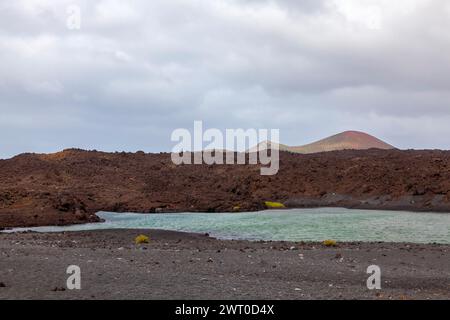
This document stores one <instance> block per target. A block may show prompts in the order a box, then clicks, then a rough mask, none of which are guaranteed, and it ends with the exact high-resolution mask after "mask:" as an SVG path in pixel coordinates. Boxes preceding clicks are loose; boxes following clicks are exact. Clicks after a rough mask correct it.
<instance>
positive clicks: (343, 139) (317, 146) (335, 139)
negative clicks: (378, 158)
mask: <svg viewBox="0 0 450 320" xmlns="http://www.w3.org/2000/svg"><path fill="white" fill-rule="evenodd" d="M270 143H271V142H262V143H261V144H263V145H265V144H269V145H270ZM261 144H260V145H261ZM372 148H374V149H382V150H390V149H395V147H393V146H392V145H390V144H387V143H386V142H384V141H381V140H380V139H378V138H375V137H374V136H371V135H370V134H367V133H364V132H360V131H345V132H342V133H339V134H336V135H334V136H331V137H328V138H325V139H322V140H319V141H316V142H313V143H310V144H306V145H303V146H287V145H284V144H279V149H280V150H281V151H290V152H294V153H303V154H308V153H318V152H326V151H337V150H367V149H372ZM254 150H256V147H254V148H252V149H250V151H254Z"/></svg>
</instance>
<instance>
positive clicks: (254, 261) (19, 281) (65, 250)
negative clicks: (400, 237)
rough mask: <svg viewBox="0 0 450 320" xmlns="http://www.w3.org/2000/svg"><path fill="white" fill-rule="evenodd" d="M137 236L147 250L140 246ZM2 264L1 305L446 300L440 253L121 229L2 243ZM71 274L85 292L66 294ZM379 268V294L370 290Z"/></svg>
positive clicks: (417, 247) (443, 250)
mask: <svg viewBox="0 0 450 320" xmlns="http://www.w3.org/2000/svg"><path fill="white" fill-rule="evenodd" d="M139 234H145V235H148V236H149V237H150V242H149V243H148V244H142V245H136V244H134V238H135V237H136V236H137V235H139ZM0 254H1V255H2V259H0V282H2V283H4V284H5V287H3V288H0V299H38V298H39V299H193V300H196V299H225V300H228V299H242V300H246V299H288V300H297V299H401V300H404V299H444V300H446V299H447V300H448V299H450V259H449V257H450V245H444V244H411V243H364V242H353V243H346V242H343V243H338V244H337V246H336V247H326V246H324V245H322V244H320V243H313V242H311V243H309V242H288V241H256V242H253V241H245V240H218V239H214V238H211V237H208V236H206V235H202V234H194V233H181V232H174V231H164V230H155V229H139V230H130V229H122V230H99V231H80V232H63V233H35V232H26V233H0ZM73 264H75V265H79V266H80V268H81V270H82V290H79V291H78V290H74V291H71V290H63V289H61V288H63V287H64V286H65V281H66V279H67V274H66V273H65V271H66V268H67V266H68V265H73ZM373 264H376V265H379V266H380V268H381V270H382V289H381V290H368V289H367V287H366V280H367V278H368V276H369V275H368V274H367V273H366V271H367V270H366V269H367V267H368V266H369V265H373ZM55 288H57V289H58V290H56V291H54V289H55Z"/></svg>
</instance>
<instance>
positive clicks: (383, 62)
mask: <svg viewBox="0 0 450 320" xmlns="http://www.w3.org/2000/svg"><path fill="white" fill-rule="evenodd" d="M342 3H343V2H342V1H339V0H324V1H311V0H308V1H289V0H283V1H281V0H280V1H275V0H272V1H269V0H267V1H253V0H223V1H219V0H217V1H206V0H204V1H195V2H186V1H181V0H172V1H156V0H155V1H143V0H142V1H140V0H134V1H128V2H124V1H117V0H102V1H96V2H92V1H86V0H84V1H51V0H46V1H44V0H43V1H39V2H33V1H27V0H19V1H14V2H8V3H2V4H1V5H0V13H1V15H2V19H1V20H0V74H1V75H2V77H1V79H0V112H1V114H2V117H1V119H0V124H1V126H0V137H1V138H0V157H9V156H12V155H14V154H17V153H20V152H27V151H36V152H49V151H56V150H58V149H61V148H65V147H82V148H96V149H103V150H122V149H123V150H139V149H143V150H146V151H161V150H165V151H168V150H170V148H171V147H172V143H171V142H170V133H171V131H172V130H173V129H175V128H178V127H188V128H190V127H191V126H192V123H193V121H194V120H204V121H205V125H206V126H208V127H218V128H222V129H225V128H236V127H244V128H246V127H247V128H250V127H267V128H273V127H275V128H280V129H281V139H282V141H283V142H286V143H289V144H302V143H307V142H309V141H310V140H313V139H316V138H321V137H324V136H326V135H329V134H333V133H336V132H338V131H342V130H348V129H358V130H362V131H367V132H369V133H372V134H375V135H377V136H379V137H380V138H384V139H386V140H387V141H388V142H390V143H392V144H394V145H397V146H399V147H402V148H410V147H411V148H413V147H416V148H450V144H449V143H448V142H447V141H446V139H445V138H443V137H446V136H448V135H449V134H450V128H449V126H448V125H446V123H448V122H447V120H450V119H449V118H450V109H449V108H450V107H449V102H450V92H449V91H450V90H449V89H450V88H449V87H450V63H449V62H450V61H449V59H450V58H449V57H450V38H449V37H448V35H447V30H448V28H449V27H450V19H449V15H450V7H449V5H448V4H447V3H446V2H445V1H441V0H431V1H425V0H423V1H422V0H414V1H412V0H411V1H409V2H405V1H399V2H396V4H389V2H387V1H381V0H380V1H377V0H372V1H368V0H367V1H345V3H346V4H350V5H351V6H350V7H346V8H340V5H341V4H342ZM72 4H77V5H79V6H80V8H81V12H82V27H81V30H77V31H71V30H68V29H67V28H66V19H67V12H66V9H67V6H69V5H72ZM374 5H378V6H379V7H380V8H381V10H380V12H382V13H383V16H382V18H383V19H381V20H380V21H381V22H380V26H381V27H380V28H379V29H375V30H374V29H371V28H370V27H371V26H370V25H369V26H367V25H365V20H364V19H361V15H362V16H364V14H365V12H366V11H367V10H365V9H366V8H367V6H374ZM352 6H354V7H352ZM365 6H366V7H365ZM349 8H350V9H349ZM341 9H342V10H341ZM361 12H362V14H361ZM369 13H370V12H369ZM352 15H354V16H352ZM368 18H370V16H369V17H368Z"/></svg>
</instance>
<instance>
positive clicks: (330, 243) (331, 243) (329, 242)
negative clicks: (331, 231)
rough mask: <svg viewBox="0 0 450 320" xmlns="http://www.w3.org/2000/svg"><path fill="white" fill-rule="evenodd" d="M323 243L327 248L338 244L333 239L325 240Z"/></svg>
mask: <svg viewBox="0 0 450 320" xmlns="http://www.w3.org/2000/svg"><path fill="white" fill-rule="evenodd" d="M322 243H323V245H324V246H327V247H335V246H336V244H337V242H336V240H331V239H327V240H324V241H323V242H322Z"/></svg>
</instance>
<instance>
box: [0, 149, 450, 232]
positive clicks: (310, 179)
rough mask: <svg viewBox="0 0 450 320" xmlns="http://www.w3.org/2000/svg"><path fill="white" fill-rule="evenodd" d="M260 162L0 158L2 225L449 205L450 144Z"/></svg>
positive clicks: (84, 155) (85, 154) (128, 156)
mask: <svg viewBox="0 0 450 320" xmlns="http://www.w3.org/2000/svg"><path fill="white" fill-rule="evenodd" d="M259 169H260V168H259V166H258V165H212V166H210V165H180V166H176V165H174V164H173V163H172V162H171V158H170V154H168V153H161V154H145V153H143V152H138V153H104V152H97V151H82V150H65V151H63V152H60V153H56V154H48V155H45V154H22V155H19V156H17V157H14V158H12V159H8V160H0V228H8V227H18V226H38V225H50V224H52V225H53V224H56V225H64V224H72V223H84V222H89V221H98V218H97V216H96V215H95V213H96V212H98V211H102V210H103V211H113V212H170V211H205V212H216V211H250V210H260V209H264V201H278V202H283V203H284V204H285V205H286V206H287V207H315V206H341V207H349V208H372V209H407V210H425V211H448V212H450V152H448V151H400V150H377V149H371V150H360V151H356V150H353V151H352V150H347V151H334V152H326V153H316V154H308V155H302V154H293V153H288V152H281V153H280V171H279V172H278V174H277V175H275V176H261V175H260V170H259Z"/></svg>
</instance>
